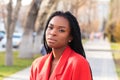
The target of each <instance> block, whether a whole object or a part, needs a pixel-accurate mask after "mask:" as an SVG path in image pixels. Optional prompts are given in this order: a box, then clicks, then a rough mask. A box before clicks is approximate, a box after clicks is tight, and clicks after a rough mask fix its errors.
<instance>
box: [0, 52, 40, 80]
mask: <svg viewBox="0 0 120 80" xmlns="http://www.w3.org/2000/svg"><path fill="white" fill-rule="evenodd" d="M38 56H39V55H36V56H35V57H34V58H33V59H20V58H18V52H17V51H16V52H14V53H13V57H14V62H13V63H14V64H13V66H5V65H4V62H5V52H0V80H2V79H3V78H4V77H7V76H9V75H11V74H13V73H15V72H17V71H19V70H22V69H24V68H26V67H28V66H30V65H31V63H32V62H33V60H34V59H35V58H36V57H38Z"/></svg>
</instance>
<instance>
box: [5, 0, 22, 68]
mask: <svg viewBox="0 0 120 80" xmlns="http://www.w3.org/2000/svg"><path fill="white" fill-rule="evenodd" d="M20 6H21V0H17V4H16V7H15V10H14V12H13V15H12V0H10V1H9V3H8V5H7V11H8V15H7V22H6V26H5V27H6V32H7V42H6V56H5V65H7V66H11V65H13V52H12V35H13V32H14V28H15V23H16V21H17V17H18V12H19V10H20Z"/></svg>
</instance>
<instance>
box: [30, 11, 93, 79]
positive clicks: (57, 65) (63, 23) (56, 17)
mask: <svg viewBox="0 0 120 80" xmlns="http://www.w3.org/2000/svg"><path fill="white" fill-rule="evenodd" d="M44 46H45V49H46V51H47V55H45V56H42V57H40V58H38V59H36V60H35V61H34V62H33V64H32V67H31V75H30V80H92V74H91V70H90V66H89V63H88V61H87V60H86V56H85V52H84V49H83V46H82V42H81V33H80V27H79V25H78V22H77V20H76V18H75V17H74V16H73V15H72V14H71V13H70V12H61V11H56V12H54V13H53V14H52V15H51V16H50V17H49V19H48V22H47V24H46V27H45V31H44Z"/></svg>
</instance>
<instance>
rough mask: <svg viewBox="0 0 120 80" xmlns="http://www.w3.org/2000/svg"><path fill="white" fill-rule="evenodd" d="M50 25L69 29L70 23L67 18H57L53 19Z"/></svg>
mask: <svg viewBox="0 0 120 80" xmlns="http://www.w3.org/2000/svg"><path fill="white" fill-rule="evenodd" d="M49 25H56V26H61V27H66V26H68V27H69V22H68V20H67V19H66V18H64V17H62V16H55V17H53V18H52V19H51V20H50V22H49Z"/></svg>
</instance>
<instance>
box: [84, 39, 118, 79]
mask: <svg viewBox="0 0 120 80" xmlns="http://www.w3.org/2000/svg"><path fill="white" fill-rule="evenodd" d="M84 47H85V49H86V55H87V59H88V61H89V63H90V65H91V68H92V73H93V80H118V78H117V73H116V69H115V64H114V61H113V57H112V52H110V51H109V50H110V49H111V48H110V44H109V43H108V41H106V40H94V41H88V42H87V43H86V44H85V45H84Z"/></svg>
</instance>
